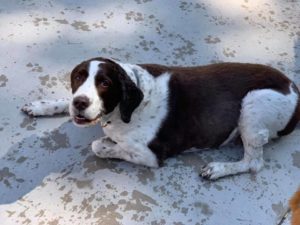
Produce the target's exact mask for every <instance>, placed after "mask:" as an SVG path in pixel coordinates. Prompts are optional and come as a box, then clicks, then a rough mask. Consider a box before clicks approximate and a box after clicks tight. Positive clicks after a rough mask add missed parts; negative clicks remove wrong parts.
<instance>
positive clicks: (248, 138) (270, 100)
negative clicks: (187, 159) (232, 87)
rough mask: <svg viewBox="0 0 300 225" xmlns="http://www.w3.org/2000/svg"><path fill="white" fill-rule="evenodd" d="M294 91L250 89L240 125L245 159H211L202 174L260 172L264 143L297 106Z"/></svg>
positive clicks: (243, 104) (218, 176)
mask: <svg viewBox="0 0 300 225" xmlns="http://www.w3.org/2000/svg"><path fill="white" fill-rule="evenodd" d="M297 101H298V96H297V94H296V93H295V92H294V91H293V89H291V90H290V93H289V94H287V95H284V94H282V93H279V92H277V91H274V90H271V89H263V90H256V91H252V92H250V93H249V94H248V95H247V96H246V97H245V98H244V100H243V102H242V108H241V114H240V119H239V124H238V129H239V133H240V135H241V138H242V141H243V145H244V151H245V152H244V158H243V159H242V160H240V161H238V162H211V163H209V164H208V165H207V166H205V167H204V168H203V169H202V171H201V176H202V177H205V178H209V179H217V178H220V177H223V176H227V175H233V174H237V173H244V172H249V171H253V172H257V171H259V170H261V169H262V168H263V164H264V160H263V146H264V145H265V144H267V143H268V141H269V139H271V138H276V137H278V132H280V131H281V130H283V129H284V128H285V127H286V126H287V124H288V123H289V121H290V119H291V117H292V115H293V113H294V112H295V108H296V105H297Z"/></svg>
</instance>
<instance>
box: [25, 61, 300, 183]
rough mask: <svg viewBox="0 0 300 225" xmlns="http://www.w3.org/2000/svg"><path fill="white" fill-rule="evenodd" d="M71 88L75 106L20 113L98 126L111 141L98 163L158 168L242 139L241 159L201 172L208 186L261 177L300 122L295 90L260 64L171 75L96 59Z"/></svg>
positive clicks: (100, 143) (99, 143)
mask: <svg viewBox="0 0 300 225" xmlns="http://www.w3.org/2000/svg"><path fill="white" fill-rule="evenodd" d="M71 88H72V94H73V95H72V96H73V97H72V100H71V101H69V100H66V99H65V100H64V99H60V100H56V101H36V102H33V103H30V104H26V105H25V106H24V107H23V108H22V111H24V112H25V113H27V114H29V115H31V116H44V115H54V114H56V113H64V112H68V111H69V113H70V115H71V117H72V120H73V122H74V123H75V125H77V126H80V127H85V126H90V125H94V124H97V123H99V122H100V124H101V125H102V127H103V131H104V133H105V135H106V136H105V137H102V138H100V139H98V140H95V141H94V142H93V143H92V151H93V152H94V153H95V154H96V155H97V156H98V157H100V158H119V159H123V160H126V161H129V162H132V163H135V164H141V165H144V166H148V167H158V166H162V165H163V162H164V160H165V159H167V158H169V157H172V156H175V155H177V154H179V153H181V152H183V151H185V150H187V149H190V148H192V147H195V148H199V149H203V148H217V147H219V146H223V145H226V144H227V143H229V142H230V141H231V140H233V139H234V138H235V137H237V136H240V138H241V140H242V142H243V146H244V157H243V159H242V160H240V161H238V162H211V163H208V164H207V165H205V166H204V167H203V168H202V169H201V171H200V175H201V176H202V177H204V178H207V179H217V178H221V177H224V176H228V175H234V174H238V173H244V172H258V171H260V170H261V169H262V168H263V165H264V160H263V146H264V145H265V144H267V143H268V142H269V140H270V139H273V138H277V137H281V136H283V135H287V134H289V133H291V132H292V131H293V130H294V128H295V127H296V124H297V122H298V121H299V120H300V98H299V90H298V89H297V87H296V85H295V84H294V83H293V82H292V81H291V80H290V79H289V78H287V77H286V76H285V75H284V74H282V73H281V72H280V71H278V70H276V69H274V68H271V67H269V66H265V65H260V64H246V63H219V64H212V65H205V66H196V67H171V66H164V65H157V64H128V63H121V62H119V61H117V60H112V59H107V58H93V59H89V60H87V61H84V62H82V63H80V64H79V65H77V66H76V67H75V68H74V69H73V71H72V72H71Z"/></svg>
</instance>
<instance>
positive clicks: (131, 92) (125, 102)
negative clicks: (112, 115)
mask: <svg viewBox="0 0 300 225" xmlns="http://www.w3.org/2000/svg"><path fill="white" fill-rule="evenodd" d="M118 67H119V69H118V70H119V71H118V73H119V81H120V84H121V89H122V91H121V101H120V113H121V119H122V120H123V122H124V123H129V122H130V119H131V114H132V113H133V111H134V110H135V109H136V108H137V107H138V106H139V104H140V103H141V101H142V100H143V98H144V94H143V92H142V91H141V90H140V89H139V88H138V87H137V86H136V85H135V83H133V81H132V80H131V79H130V77H129V76H128V75H127V73H126V72H125V71H124V70H123V69H122V68H121V67H120V66H118Z"/></svg>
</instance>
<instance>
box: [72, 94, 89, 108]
mask: <svg viewBox="0 0 300 225" xmlns="http://www.w3.org/2000/svg"><path fill="white" fill-rule="evenodd" d="M73 105H74V107H75V108H76V109H77V110H79V111H83V110H85V109H86V108H87V107H89V105H90V100H89V99H88V98H87V97H86V96H78V97H76V98H74V100H73Z"/></svg>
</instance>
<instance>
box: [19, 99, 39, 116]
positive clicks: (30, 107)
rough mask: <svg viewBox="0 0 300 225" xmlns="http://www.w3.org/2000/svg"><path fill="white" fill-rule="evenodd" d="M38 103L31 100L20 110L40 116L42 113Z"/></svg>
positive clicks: (30, 114)
mask: <svg viewBox="0 0 300 225" xmlns="http://www.w3.org/2000/svg"><path fill="white" fill-rule="evenodd" d="M40 108H41V107H40V105H39V104H37V102H32V103H28V104H25V105H24V106H23V107H22V108H21V111H22V112H24V113H26V114H27V115H29V116H40V115H42V112H41V109H40Z"/></svg>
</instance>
